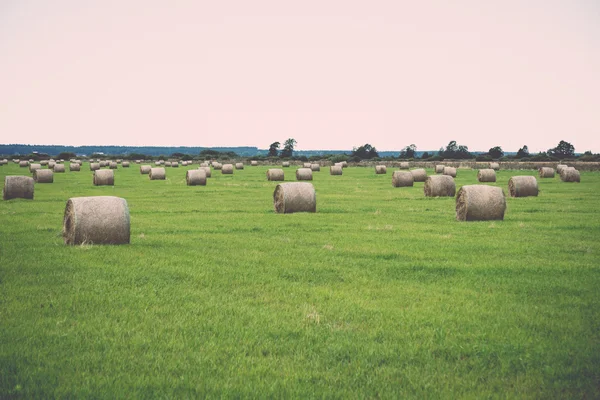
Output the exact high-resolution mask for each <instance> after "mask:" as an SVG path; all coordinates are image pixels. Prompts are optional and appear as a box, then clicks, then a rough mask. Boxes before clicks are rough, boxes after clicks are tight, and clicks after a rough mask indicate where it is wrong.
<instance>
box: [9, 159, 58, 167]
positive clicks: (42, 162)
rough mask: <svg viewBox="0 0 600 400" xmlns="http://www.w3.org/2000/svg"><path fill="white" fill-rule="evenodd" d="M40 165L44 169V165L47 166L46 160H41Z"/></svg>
mask: <svg viewBox="0 0 600 400" xmlns="http://www.w3.org/2000/svg"><path fill="white" fill-rule="evenodd" d="M1 163H2V162H1V161H0V164H1ZM40 165H41V166H42V167H45V166H46V165H48V160H42V161H40Z"/></svg>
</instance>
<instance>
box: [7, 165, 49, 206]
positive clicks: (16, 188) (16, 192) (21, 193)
mask: <svg viewBox="0 0 600 400" xmlns="http://www.w3.org/2000/svg"><path fill="white" fill-rule="evenodd" d="M37 171H41V170H39V169H38V170H37ZM33 189H34V181H33V178H32V177H29V176H20V175H10V176H5V177H4V189H2V198H3V199H4V200H10V199H29V200H33Z"/></svg>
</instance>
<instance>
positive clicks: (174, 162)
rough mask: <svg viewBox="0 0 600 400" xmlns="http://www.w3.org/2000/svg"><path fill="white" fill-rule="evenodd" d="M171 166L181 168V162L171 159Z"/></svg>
mask: <svg viewBox="0 0 600 400" xmlns="http://www.w3.org/2000/svg"><path fill="white" fill-rule="evenodd" d="M171 168H179V163H178V162H177V161H171Z"/></svg>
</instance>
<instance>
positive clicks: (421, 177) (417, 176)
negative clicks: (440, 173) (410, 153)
mask: <svg viewBox="0 0 600 400" xmlns="http://www.w3.org/2000/svg"><path fill="white" fill-rule="evenodd" d="M410 173H411V174H412V176H413V180H414V181H415V182H425V181H426V180H427V171H425V170H424V169H423V168H419V169H413V170H412V171H410Z"/></svg>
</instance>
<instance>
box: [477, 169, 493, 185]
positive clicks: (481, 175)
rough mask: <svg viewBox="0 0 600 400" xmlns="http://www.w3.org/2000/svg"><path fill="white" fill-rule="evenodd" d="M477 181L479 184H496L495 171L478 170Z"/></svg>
mask: <svg viewBox="0 0 600 400" xmlns="http://www.w3.org/2000/svg"><path fill="white" fill-rule="evenodd" d="M477 180H478V181H479V182H496V171H494V170H493V169H491V168H488V169H480V170H479V171H478V172H477Z"/></svg>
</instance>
